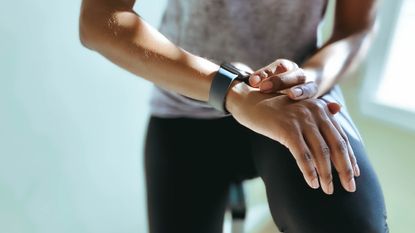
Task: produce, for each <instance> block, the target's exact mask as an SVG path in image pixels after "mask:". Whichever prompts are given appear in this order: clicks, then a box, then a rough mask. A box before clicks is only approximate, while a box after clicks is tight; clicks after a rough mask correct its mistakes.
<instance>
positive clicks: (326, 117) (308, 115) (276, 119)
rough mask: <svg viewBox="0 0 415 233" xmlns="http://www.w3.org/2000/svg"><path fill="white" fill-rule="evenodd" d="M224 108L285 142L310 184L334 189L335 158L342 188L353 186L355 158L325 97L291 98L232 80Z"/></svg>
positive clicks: (356, 167) (356, 169)
mask: <svg viewBox="0 0 415 233" xmlns="http://www.w3.org/2000/svg"><path fill="white" fill-rule="evenodd" d="M226 108H227V109H228V110H229V111H230V112H231V113H232V115H233V117H234V118H235V119H236V120H237V121H238V122H239V123H240V124H242V125H244V126H246V127H248V128H250V129H251V130H253V131H255V132H257V133H259V134H262V135H264V136H267V137H269V138H271V139H273V140H275V141H278V142H280V143H281V144H283V145H284V146H286V147H287V148H288V149H289V150H290V152H291V153H292V155H293V156H294V158H295V160H296V162H297V164H298V166H299V168H300V170H301V172H302V173H303V176H304V178H305V180H306V182H307V184H308V185H309V186H310V187H312V188H314V189H317V188H319V187H320V186H321V187H322V189H323V191H324V192H325V193H326V194H332V193H333V191H334V190H333V189H334V188H333V187H334V186H333V181H332V171H331V163H333V165H334V167H335V169H336V170H337V172H338V174H339V177H340V181H341V183H342V186H343V187H344V189H345V190H347V191H349V192H354V191H355V190H356V184H355V180H354V176H358V175H359V173H360V171H359V168H358V165H357V163H356V158H355V156H354V154H353V150H352V148H351V146H350V143H349V141H348V139H347V136H346V134H345V133H344V132H343V130H342V128H341V127H340V125H339V123H338V122H337V121H336V119H335V118H334V116H333V115H332V114H331V113H330V110H329V108H328V107H327V103H326V102H324V101H323V100H321V99H306V100H302V101H294V100H291V99H290V98H289V97H287V96H285V95H279V96H276V95H275V94H264V93H261V92H260V91H259V90H258V89H256V88H252V87H250V86H248V85H246V84H245V83H240V82H235V84H234V85H232V87H231V89H230V91H229V93H228V96H227V101H226ZM275 156H278V155H275ZM319 181H320V182H319Z"/></svg>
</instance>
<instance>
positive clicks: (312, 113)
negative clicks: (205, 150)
mask: <svg viewBox="0 0 415 233" xmlns="http://www.w3.org/2000/svg"><path fill="white" fill-rule="evenodd" d="M134 3H135V1H134V0H83V3H82V10H81V17H80V39H81V42H82V43H83V44H84V45H85V46H86V47H88V48H90V49H92V50H95V51H97V52H99V53H101V54H102V55H104V56H105V57H107V58H108V59H109V60H111V61H112V62H114V63H116V64H118V65H119V66H121V67H123V68H125V69H126V70H128V71H130V72H132V73H134V74H136V75H138V76H141V77H143V78H145V79H147V80H149V81H151V82H153V83H155V84H157V85H159V86H161V87H163V88H165V89H168V90H171V91H175V92H178V93H180V94H182V95H185V96H188V97H191V98H194V99H198V100H202V101H207V100H208V96H209V90H210V85H211V81H212V79H213V77H214V75H215V73H216V72H217V70H218V69H219V67H218V66H217V65H216V64H214V63H212V62H210V61H208V60H206V59H203V58H201V57H198V56H195V55H192V54H190V53H188V52H186V51H184V50H183V49H180V48H179V47H177V46H175V45H174V44H173V43H171V42H170V41H169V40H167V39H166V38H165V37H164V36H163V35H162V34H160V33H159V32H158V31H157V30H155V29H154V28H153V27H151V26H150V25H148V24H147V23H145V22H144V20H142V19H141V18H140V17H139V16H138V15H137V14H136V13H135V12H134V11H133V10H132V8H133V5H134ZM218 46H220V45H218ZM227 97H228V98H226V106H227V107H228V110H229V111H230V112H231V113H232V115H233V117H235V118H236V119H237V120H238V121H239V122H240V123H241V124H242V125H244V126H246V127H248V128H249V129H251V130H253V131H255V132H258V133H260V134H262V135H265V136H267V137H269V138H271V139H274V140H276V141H278V142H280V143H282V144H283V145H285V146H286V147H287V148H289V149H290V151H291V152H292V153H293V155H294V157H295V159H296V160H297V163H298V164H299V167H300V169H301V171H302V172H303V174H304V178H305V180H306V181H307V183H308V184H309V186H310V187H312V188H318V187H320V185H321V187H322V189H323V190H324V192H326V193H327V194H332V193H333V183H332V174H331V162H330V154H336V155H337V156H336V158H337V160H336V161H338V162H336V163H335V167H336V170H337V171H338V172H339V174H340V177H341V180H342V184H343V187H344V188H345V189H346V190H348V191H350V192H353V191H355V189H356V187H355V183H354V178H353V175H355V173H354V172H353V168H354V167H355V164H354V163H353V162H351V161H350V160H349V158H348V157H347V156H346V155H347V153H343V152H344V151H345V150H347V148H346V147H347V146H349V145H348V142H346V141H344V140H343V138H342V137H341V135H340V133H339V130H340V129H337V128H336V127H335V125H334V124H332V123H331V122H332V121H333V119H332V115H331V113H330V112H329V110H328V108H327V104H326V103H322V102H321V101H319V100H307V101H303V102H292V101H290V100H288V99H287V98H285V97H284V96H281V97H275V96H274V95H265V94H263V93H260V92H259V91H258V90H257V89H254V88H251V87H250V86H248V85H247V84H245V83H243V82H239V83H238V82H235V83H234V85H233V87H232V88H230V90H229V92H228V94H227ZM316 125H319V126H321V128H323V129H325V130H319V129H318V127H316ZM218 133H220V132H218ZM325 138H329V140H325ZM304 140H307V143H306V141H304ZM207 145H209V144H208V142H207ZM229 146H238V145H229ZM331 148H332V150H331ZM330 150H331V151H330ZM276 156H277V155H276ZM314 164H316V166H317V172H316V170H315V168H314ZM319 178H320V184H319Z"/></svg>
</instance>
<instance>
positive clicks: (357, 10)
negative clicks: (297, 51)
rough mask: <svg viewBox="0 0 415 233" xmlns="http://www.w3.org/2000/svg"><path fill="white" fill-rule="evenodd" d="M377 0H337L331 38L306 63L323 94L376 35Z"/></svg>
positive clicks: (310, 78)
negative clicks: (374, 33)
mask: <svg viewBox="0 0 415 233" xmlns="http://www.w3.org/2000/svg"><path fill="white" fill-rule="evenodd" d="M377 2H378V1H377V0H365V1H361V0H337V3H336V10H335V22H334V28H333V33H332V36H331V38H330V39H329V41H328V42H327V43H326V44H325V45H324V46H323V47H322V48H321V49H319V51H318V52H317V53H316V54H314V55H313V56H312V57H311V58H310V59H309V60H307V61H306V62H305V63H304V64H303V69H304V70H305V72H306V76H307V78H308V79H309V80H312V81H315V83H316V84H317V86H318V93H317V95H316V97H319V96H321V95H323V94H324V93H326V92H327V91H328V90H330V89H331V88H332V87H333V85H335V84H336V83H337V82H338V81H339V79H340V78H341V77H342V76H343V74H344V73H346V72H347V71H348V70H349V69H350V67H352V64H354V63H358V62H360V61H361V59H362V57H363V56H362V55H364V52H365V51H366V48H367V45H368V44H369V43H368V42H369V41H370V39H371V38H372V33H373V30H374V29H373V28H374V22H375V13H376V4H377Z"/></svg>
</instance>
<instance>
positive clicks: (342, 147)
mask: <svg viewBox="0 0 415 233" xmlns="http://www.w3.org/2000/svg"><path fill="white" fill-rule="evenodd" d="M337 149H338V150H339V152H340V153H342V154H346V153H347V142H346V140H344V139H340V140H339V142H338V144H337Z"/></svg>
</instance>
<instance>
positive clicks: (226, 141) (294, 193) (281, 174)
mask: <svg viewBox="0 0 415 233" xmlns="http://www.w3.org/2000/svg"><path fill="white" fill-rule="evenodd" d="M339 115H340V116H339V121H340V123H341V124H342V125H343V128H344V129H345V131H346V133H347V134H348V136H349V140H350V143H351V145H352V148H353V150H354V152H355V155H356V158H357V161H358V164H359V166H360V169H361V176H360V177H358V178H356V184H357V191H356V192H355V193H348V192H346V191H345V190H344V189H343V188H342V187H341V184H340V181H339V178H338V176H337V174H336V172H333V176H334V177H333V179H334V190H335V191H334V194H333V195H331V196H328V195H326V194H324V193H323V192H322V191H321V189H319V190H313V189H311V188H309V187H308V186H307V184H306V183H305V181H304V178H303V176H302V174H301V173H300V170H299V169H298V167H297V165H296V162H295V160H294V159H293V157H292V156H291V154H290V152H289V151H288V150H287V148H285V147H284V146H282V145H281V144H280V143H278V142H276V141H273V140H271V139H269V138H267V137H265V136H262V135H259V134H257V133H255V132H253V131H251V130H249V129H247V128H245V127H243V126H242V125H240V124H239V123H237V122H236V121H235V120H234V119H233V118H232V117H225V118H221V119H190V118H174V119H165V118H158V117H154V116H153V117H151V118H150V121H149V126H148V132H147V138H146V147H145V168H146V182H147V198H148V199H147V200H148V215H149V228H150V232H151V233H170V232H181V233H204V232H206V233H219V232H222V225H223V218H224V212H225V208H226V204H227V197H228V196H227V194H228V189H229V185H230V183H231V182H233V181H240V180H244V179H251V178H255V177H258V176H260V177H261V178H262V180H263V182H264V184H265V187H266V193H267V198H268V202H269V207H270V210H271V214H272V217H273V220H274V222H275V224H276V225H277V226H278V228H279V229H280V231H281V232H287V233H329V232H330V233H342V232H345V233H346V232H347V233H385V232H388V227H387V224H386V211H385V205H384V200H383V195H382V191H381V188H380V186H379V182H378V180H377V177H376V174H375V172H374V171H373V169H372V167H371V165H370V163H369V161H368V158H367V156H366V153H365V150H364V147H363V144H362V142H361V140H360V139H359V137H358V136H357V135H356V132H351V131H355V128H354V127H353V124H350V118H349V117H348V115H347V113H344V112H343V113H341V114H339ZM333 171H335V170H333Z"/></svg>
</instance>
